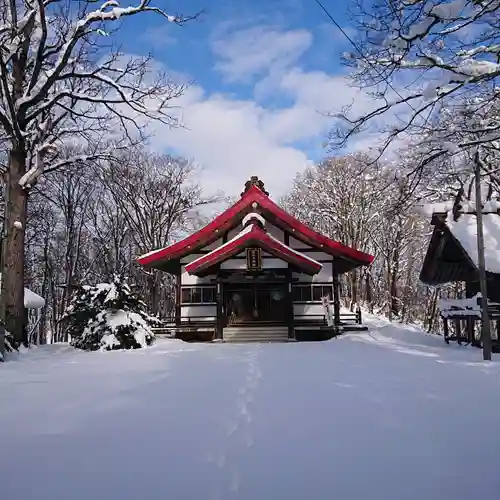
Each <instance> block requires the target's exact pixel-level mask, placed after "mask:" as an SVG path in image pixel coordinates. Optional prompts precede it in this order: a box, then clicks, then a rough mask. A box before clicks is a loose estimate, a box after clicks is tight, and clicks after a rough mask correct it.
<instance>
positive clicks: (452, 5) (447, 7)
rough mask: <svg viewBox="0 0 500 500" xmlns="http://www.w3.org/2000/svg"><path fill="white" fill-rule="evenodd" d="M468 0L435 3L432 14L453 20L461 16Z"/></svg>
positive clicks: (431, 10)
mask: <svg viewBox="0 0 500 500" xmlns="http://www.w3.org/2000/svg"><path fill="white" fill-rule="evenodd" d="M467 1H468V0H453V1H452V2H448V3H441V4H439V5H435V6H434V7H432V9H430V12H431V14H433V15H434V16H436V17H439V18H440V19H443V20H453V19H456V18H457V17H459V16H460V14H461V13H462V11H463V10H464V8H465V6H466V4H467Z"/></svg>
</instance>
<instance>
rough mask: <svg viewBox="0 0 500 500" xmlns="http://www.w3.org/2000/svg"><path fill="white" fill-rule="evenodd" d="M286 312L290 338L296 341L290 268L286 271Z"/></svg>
mask: <svg viewBox="0 0 500 500" xmlns="http://www.w3.org/2000/svg"><path fill="white" fill-rule="evenodd" d="M285 287H286V289H285V311H286V325H287V327H288V338H289V339H291V340H295V318H294V314H293V296H292V270H291V269H290V267H288V268H287V270H286V283H285Z"/></svg>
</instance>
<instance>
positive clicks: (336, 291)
mask: <svg viewBox="0 0 500 500" xmlns="http://www.w3.org/2000/svg"><path fill="white" fill-rule="evenodd" d="M332 276H333V319H334V322H335V326H338V325H340V282H339V275H338V273H337V270H336V269H335V261H333V262H332Z"/></svg>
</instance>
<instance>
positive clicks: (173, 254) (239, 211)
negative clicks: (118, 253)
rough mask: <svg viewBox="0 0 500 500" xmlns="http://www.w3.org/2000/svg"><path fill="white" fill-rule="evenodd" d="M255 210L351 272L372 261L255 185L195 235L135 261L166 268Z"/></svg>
mask: <svg viewBox="0 0 500 500" xmlns="http://www.w3.org/2000/svg"><path fill="white" fill-rule="evenodd" d="M255 203H256V204H257V208H254V207H252V205H254V204H255ZM256 210H258V211H259V212H260V213H261V214H262V215H263V216H264V217H266V218H268V219H270V220H271V222H272V223H273V224H275V225H276V226H278V227H280V228H281V229H283V230H285V231H288V232H289V233H290V234H292V235H293V237H294V238H296V239H298V240H301V241H303V242H304V243H306V244H308V245H310V246H312V247H313V248H316V249H318V250H319V251H322V252H326V253H328V254H330V255H332V256H334V257H338V258H340V259H345V260H347V261H350V263H351V264H350V265H349V266H347V267H349V268H351V269H352V268H355V267H358V266H362V265H369V264H371V263H372V261H373V256H371V255H369V254H366V253H364V252H360V251H359V250H356V249H354V248H350V247H348V246H346V245H343V244H342V243H339V242H337V241H334V240H331V239H330V238H327V237H326V236H323V235H322V234H320V233H317V232H316V231H314V230H312V229H311V228H309V227H307V226H306V225H305V224H303V223H302V222H300V221H299V220H298V219H296V218H295V217H293V216H292V215H290V214H288V213H287V212H285V210H283V209H282V208H280V207H279V206H278V205H277V204H276V203H275V202H274V201H272V200H271V199H270V198H269V197H268V196H267V195H266V194H265V193H263V192H262V191H261V190H260V189H259V188H258V187H257V186H251V187H250V188H249V189H248V191H247V192H246V193H244V194H243V196H242V197H241V198H240V199H239V200H238V201H237V202H236V203H235V204H234V205H232V206H231V207H229V208H228V209H227V210H225V211H224V212H223V213H221V214H220V215H219V216H217V217H216V218H215V219H214V220H213V221H212V222H211V223H210V224H207V225H206V226H205V227H203V228H202V229H200V230H199V231H197V232H196V233H194V234H192V235H191V236H188V237H187V238H185V239H183V240H181V241H179V242H178V243H174V244H173V245H171V246H169V247H166V248H162V249H159V250H156V251H153V252H150V253H148V254H146V255H143V256H141V257H139V258H138V259H137V261H138V262H139V264H141V265H143V266H148V267H160V268H165V269H166V268H167V267H168V264H169V263H170V262H173V261H174V262H175V261H178V260H179V259H181V258H182V257H185V256H187V255H190V254H192V253H196V250H199V249H201V248H203V247H205V246H207V245H209V244H211V243H213V242H214V241H216V240H217V239H219V238H221V237H222V235H223V234H224V233H225V232H226V231H228V230H230V229H232V228H234V227H235V226H236V225H237V224H239V223H240V222H241V220H242V219H243V217H244V216H245V215H246V214H247V213H248V212H249V211H256Z"/></svg>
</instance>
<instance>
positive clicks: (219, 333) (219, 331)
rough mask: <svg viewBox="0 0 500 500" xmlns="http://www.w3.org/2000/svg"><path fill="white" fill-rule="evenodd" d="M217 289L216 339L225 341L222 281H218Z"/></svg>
mask: <svg viewBox="0 0 500 500" xmlns="http://www.w3.org/2000/svg"><path fill="white" fill-rule="evenodd" d="M215 286H216V289H215V300H216V304H217V306H216V307H217V313H216V315H217V317H216V320H215V338H217V339H219V340H223V337H224V334H223V332H224V318H223V310H222V283H221V282H220V279H219V278H217V280H216V285H215Z"/></svg>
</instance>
